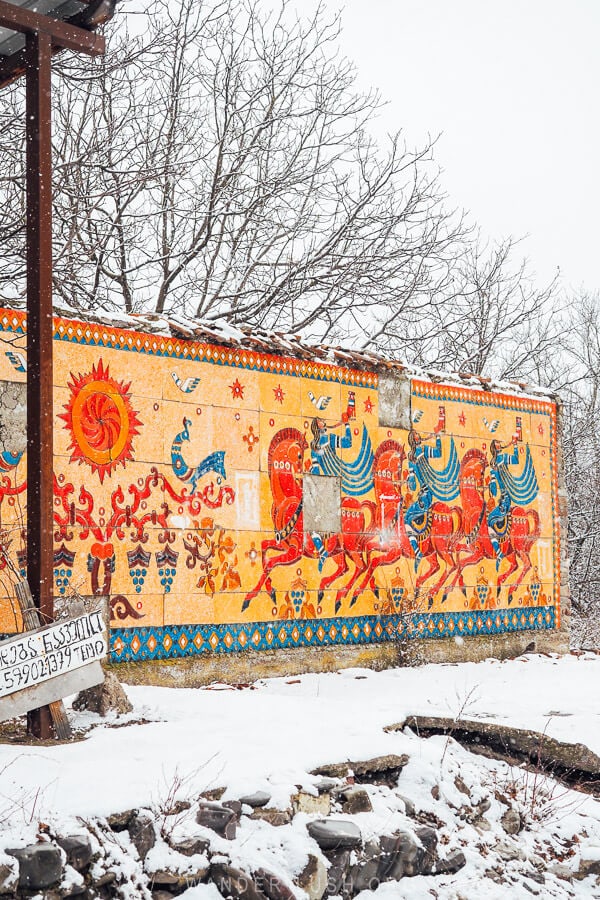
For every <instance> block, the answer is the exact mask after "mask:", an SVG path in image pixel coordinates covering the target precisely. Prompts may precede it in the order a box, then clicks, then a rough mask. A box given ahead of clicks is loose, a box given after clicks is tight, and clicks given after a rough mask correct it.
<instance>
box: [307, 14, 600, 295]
mask: <svg viewBox="0 0 600 900" xmlns="http://www.w3.org/2000/svg"><path fill="white" fill-rule="evenodd" d="M327 5H328V6H330V7H331V9H332V10H336V9H340V8H342V9H343V10H344V13H343V20H344V33H343V36H342V48H343V51H344V53H345V54H346V55H347V56H349V57H351V58H352V59H354V61H355V62H356V65H357V67H358V72H359V80H360V84H361V86H367V85H369V86H371V85H372V86H375V87H378V88H379V89H380V90H381V92H382V93H383V95H384V96H385V97H387V98H388V99H389V101H390V103H389V106H388V108H387V109H386V111H385V114H384V117H383V120H382V127H385V128H387V130H390V131H393V130H396V129H397V128H399V127H402V128H403V129H404V130H405V133H406V137H407V140H408V142H409V143H419V142H420V141H422V140H423V138H424V137H425V136H426V135H427V133H431V134H437V133H438V132H442V136H441V138H440V141H439V144H438V147H437V150H436V158H437V161H438V163H439V164H440V165H441V166H442V167H443V169H444V175H443V182H444V185H445V187H446V189H447V191H448V192H449V193H450V194H451V197H452V200H453V202H454V203H455V204H456V205H459V206H464V207H466V208H467V209H468V210H470V211H471V213H472V215H473V217H474V218H475V219H476V220H477V221H478V222H479V223H480V224H481V226H482V227H483V229H484V230H485V231H486V232H487V233H488V234H490V235H493V236H499V237H501V236H507V235H514V236H521V235H526V234H528V235H529V237H528V238H527V239H526V240H525V241H524V242H523V245H522V247H523V252H524V255H527V256H528V257H529V258H530V260H531V263H532V267H533V269H534V270H535V271H536V272H537V275H538V279H539V281H544V280H546V279H549V278H551V277H552V276H553V274H554V273H555V272H556V268H557V266H560V270H561V274H562V276H563V279H564V283H565V284H566V285H567V286H569V285H570V286H573V287H580V286H581V285H585V287H586V288H587V289H589V290H592V291H595V290H600V249H599V232H598V227H597V218H598V210H599V208H600V186H599V185H600V180H599V178H598V166H599V163H600V124H599V109H600V97H599V94H600V52H599V43H600V41H599V39H600V0H327ZM298 6H299V8H301V9H302V8H304V10H306V9H307V8H308V7H309V6H310V3H309V2H308V0H305V2H304V3H300V2H299V3H298Z"/></svg>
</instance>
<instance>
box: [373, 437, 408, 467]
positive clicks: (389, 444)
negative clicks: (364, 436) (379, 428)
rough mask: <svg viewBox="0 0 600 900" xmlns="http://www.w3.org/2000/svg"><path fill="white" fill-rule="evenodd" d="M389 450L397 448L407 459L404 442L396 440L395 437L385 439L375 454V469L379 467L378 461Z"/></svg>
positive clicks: (403, 457)
mask: <svg viewBox="0 0 600 900" xmlns="http://www.w3.org/2000/svg"><path fill="white" fill-rule="evenodd" d="M388 450H395V451H396V452H397V453H399V454H400V456H401V457H402V459H403V460H404V459H406V451H405V450H404V444H401V443H400V442H399V441H395V440H394V439H393V438H387V440H385V441H383V442H382V443H381V444H380V445H379V447H378V448H377V450H376V451H375V455H374V456H373V469H375V468H376V467H377V463H378V462H379V460H380V459H381V457H382V456H383V454H384V453H387V451H388Z"/></svg>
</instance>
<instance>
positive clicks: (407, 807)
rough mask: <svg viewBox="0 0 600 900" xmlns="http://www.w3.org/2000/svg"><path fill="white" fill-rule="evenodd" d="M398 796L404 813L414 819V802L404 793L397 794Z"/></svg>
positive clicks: (415, 812)
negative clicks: (402, 804)
mask: <svg viewBox="0 0 600 900" xmlns="http://www.w3.org/2000/svg"><path fill="white" fill-rule="evenodd" d="M398 797H400V799H401V800H402V802H403V803H404V812H405V813H406V815H407V816H409V817H410V818H411V819H414V817H415V816H416V814H417V811H416V809H415V804H414V803H413V802H412V800H411V799H410V798H409V797H405V796H404V794H398Z"/></svg>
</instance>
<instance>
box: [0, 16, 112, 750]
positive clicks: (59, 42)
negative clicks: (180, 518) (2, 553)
mask: <svg viewBox="0 0 600 900" xmlns="http://www.w3.org/2000/svg"><path fill="white" fill-rule="evenodd" d="M106 5H107V4H106V3H95V4H90V14H91V15H92V16H93V14H94V12H95V11H98V10H99V11H100V13H101V14H100V15H99V17H98V19H97V21H94V20H93V18H92V19H90V22H91V23H92V26H91V27H96V25H97V24H101V22H102V21H104V20H105V19H106V16H105V15H104V14H103V13H102V10H103V9H104V8H105V7H106ZM109 6H110V4H109ZM92 7H93V8H92ZM109 17H110V16H109ZM0 26H2V27H5V28H9V29H11V30H12V31H19V32H22V33H23V34H24V35H25V42H26V43H25V49H24V51H19V52H18V53H16V54H14V56H15V60H11V59H10V58H9V61H8V62H6V61H5V63H4V73H3V72H2V68H1V67H0V86H1V85H2V84H3V83H4V84H6V83H7V81H8V80H13V79H14V78H15V77H18V75H19V72H20V70H19V66H21V67H22V68H24V74H25V81H26V84H25V87H26V104H25V105H26V139H27V140H26V170H27V171H26V188H27V575H28V580H29V582H30V586H31V591H32V594H33V598H34V601H35V604H36V606H37V607H38V608H39V610H40V615H41V617H42V619H43V621H45V622H51V621H52V620H53V618H54V597H53V568H54V546H53V531H54V523H53V503H54V497H53V480H54V460H53V449H54V448H53V425H54V412H53V384H54V379H53V352H52V342H53V333H54V329H53V320H52V142H51V141H52V134H51V60H52V55H53V53H56V52H58V51H60V50H62V49H64V48H68V49H70V50H75V51H78V52H81V53H87V54H90V55H93V56H95V55H100V54H102V53H103V52H104V48H105V43H104V38H103V37H102V36H101V35H97V34H94V33H92V32H90V31H89V30H86V28H82V27H78V26H76V25H73V24H72V23H71V22H64V21H61V20H58V19H55V18H52V17H50V16H47V15H41V14H39V13H35V12H32V11H31V10H28V9H24V8H23V7H20V6H15V5H14V4H11V3H7V2H5V0H0ZM11 65H12V66H13V68H12V69H11ZM7 73H10V77H8V76H7ZM3 74H4V76H5V78H4V81H3V79H2V75H3ZM28 730H29V731H30V732H31V733H32V734H34V735H35V736H36V737H40V738H48V737H50V736H51V731H52V726H51V716H50V710H49V707H47V706H45V707H42V708H41V709H39V710H34V711H33V712H32V713H30V714H29V715H28Z"/></svg>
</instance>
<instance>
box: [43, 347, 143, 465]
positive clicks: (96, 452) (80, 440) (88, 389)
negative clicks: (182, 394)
mask: <svg viewBox="0 0 600 900" xmlns="http://www.w3.org/2000/svg"><path fill="white" fill-rule="evenodd" d="M69 388H70V391H71V395H70V397H69V402H68V403H66V404H65V407H64V408H65V410H66V412H64V413H61V414H60V415H59V418H60V419H63V421H64V422H66V425H67V428H68V430H69V431H70V434H71V443H70V445H69V450H70V451H71V460H70V461H71V462H78V463H79V464H80V465H81V464H82V463H87V465H89V466H90V467H91V469H92V471H93V472H97V473H98V475H99V477H100V482H103V481H104V478H105V476H106V475H111V474H112V472H113V471H114V470H115V469H116V467H117V466H118V465H119V464H120V465H122V466H125V465H126V463H127V462H129V461H131V460H132V459H133V438H134V437H135V435H137V434H139V429H140V426H141V424H142V423H141V421H140V420H139V419H138V415H137V412H136V411H135V410H134V409H133V407H132V405H131V402H130V397H131V395H130V393H129V388H130V382H129V383H127V384H126V383H125V382H122V381H121V382H119V381H116V380H115V379H114V378H112V377H111V376H110V374H109V370H108V366H106V368H105V367H104V365H103V363H102V360H101V359H100V360H99V361H98V365H97V366H92V371H91V372H88V373H87V375H81V374H79V375H78V376H75V375H74V374H73V373H72V372H71V381H70V382H69Z"/></svg>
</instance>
